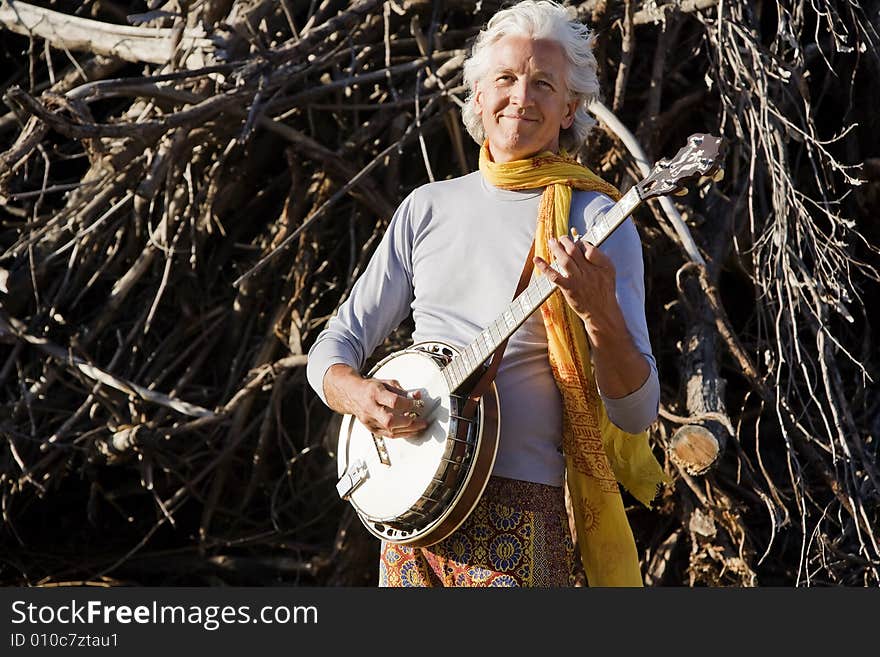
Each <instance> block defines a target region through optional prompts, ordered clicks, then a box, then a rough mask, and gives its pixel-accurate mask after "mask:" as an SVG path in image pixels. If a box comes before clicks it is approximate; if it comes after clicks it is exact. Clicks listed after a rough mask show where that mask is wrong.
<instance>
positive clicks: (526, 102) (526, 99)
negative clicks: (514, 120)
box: [510, 78, 534, 107]
mask: <svg viewBox="0 0 880 657" xmlns="http://www.w3.org/2000/svg"><path fill="white" fill-rule="evenodd" d="M510 99H511V101H513V102H515V103H516V104H517V105H521V106H523V107H529V106H530V105H533V104H534V99H533V98H532V87H531V85H530V83H529V80H527V79H526V78H519V79H518V80H517V81H516V82H515V83H514V85H513V88H512V89H511V91H510Z"/></svg>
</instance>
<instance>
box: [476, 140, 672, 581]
mask: <svg viewBox="0 0 880 657" xmlns="http://www.w3.org/2000/svg"><path fill="white" fill-rule="evenodd" d="M488 143H489V142H488V140H487V141H486V142H484V143H483V146H482V148H481V149H480V172H481V173H482V174H483V176H484V177H485V179H486V181H487V182H489V183H490V184H491V185H493V186H495V187H499V188H501V189H534V188H537V187H544V188H545V189H544V194H543V196H542V198H541V207H540V210H539V211H538V224H537V228H536V231H535V255H537V256H540V257H541V258H543V259H544V260H546V261H547V262H551V261H552V259H553V258H552V256H551V255H550V249H549V247H548V245H547V240H548V239H549V238H550V237H559V236H561V235H567V234H568V232H569V228H568V213H569V210H570V208H571V193H572V188H574V189H580V190H584V191H597V192H602V193H603V194H607V195H608V196H610V197H611V198H612V199H614V200H615V201H617V200H619V199H620V192H618V191H617V189H615V188H614V187H613V186H612V185H609V184H608V183H606V182H605V181H603V180H602V179H601V178H599V177H598V176H597V175H596V174H594V173H593V172H592V171H590V170H589V169H587V168H586V167H583V166H581V165H580V164H578V163H577V162H576V161H575V160H574V159H572V158H570V157H568V156H567V154H566V153H565V151H562V153H561V155H556V154H554V153H551V152H550V151H545V152H543V153H540V154H538V155H536V156H534V157H531V158H529V159H526V160H516V161H514V162H507V163H504V164H497V163H495V162H493V161H492V157H491V155H490V153H489V148H488ZM541 315H542V316H543V319H544V326H545V328H546V329H547V343H548V351H549V359H550V367H551V369H552V370H553V377H554V378H555V379H556V385H557V386H558V387H559V391H560V393H561V395H562V402H563V421H562V433H563V440H562V446H563V450H564V452H565V469H566V484H567V485H568V490H569V494H570V496H571V502H572V506H573V509H574V517H575V525H576V528H577V535H578V543H579V545H580V551H581V559H582V561H583V564H584V569H585V570H586V573H587V579H588V581H589V584H590V586H642V575H641V571H640V569H639V557H638V552H637V550H636V544H635V540H634V539H633V534H632V530H631V529H630V526H629V522H628V520H627V517H626V512H625V510H624V508H623V500H622V499H621V496H620V489H619V488H618V485H617V482H618V481H619V482H620V483H621V484H622V485H623V486H624V487H625V488H626V489H627V490H628V491H629V492H630V493H632V495H633V496H634V497H635V498H636V499H638V500H639V501H640V502H642V504H644V505H645V506H648V507H650V505H651V501H652V500H653V499H654V495H655V494H656V492H657V488H658V486H659V485H660V483H661V482H664V481H668V478H667V476H666V474H665V473H664V471H663V468H662V467H661V466H660V464H659V463H658V462H657V460H656V459H655V458H654V454H653V453H652V452H651V447H650V445H649V443H648V432H647V431H645V432H643V433H640V434H629V433H626V432H624V431H622V430H621V429H619V428H618V427H616V426H615V425H614V424H612V423H611V421H610V420H609V419H608V415H607V414H606V412H605V406H604V404H603V403H602V400H601V397H599V393H598V390H597V389H596V384H595V381H594V380H593V369H592V365H591V361H590V348H589V344H588V342H587V333H586V329H585V328H584V325H583V321H582V320H581V319H580V317H578V315H577V314H576V313H575V312H574V311H573V310H572V309H571V308H570V307H569V305H568V304H567V303H566V302H565V298H564V297H563V296H562V294H561V293H559V292H556V293H554V294H553V295H552V296H550V298H549V299H547V301H545V302H544V304H543V305H542V306H541Z"/></svg>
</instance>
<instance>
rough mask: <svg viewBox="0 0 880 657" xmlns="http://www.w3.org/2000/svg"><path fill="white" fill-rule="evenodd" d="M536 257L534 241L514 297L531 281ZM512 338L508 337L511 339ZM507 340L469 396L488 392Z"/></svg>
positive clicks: (496, 352) (499, 348)
mask: <svg viewBox="0 0 880 657" xmlns="http://www.w3.org/2000/svg"><path fill="white" fill-rule="evenodd" d="M533 257H535V243H534V241H533V242H532V248H531V249H529V255H528V257H527V258H526V262H525V264H524V265H523V270H522V273H521V274H520V275H519V283H517V286H516V292H514V293H513V298H514V299H516V298H517V297H518V296H519V295H520V293H521V292H522V291H523V290H525V289H526V286H527V285H528V283H529V279H530V278H531V277H532V269H533V268H534V263H533V262H532V258H533ZM509 339H510V338H507V340H509ZM507 340H504V342H502V343H501V344H499V345H498V348H497V349H495V354H494V355H493V356H492V362H490V363H489V367H488V368H487V369H486V371H485V372H484V373H483V376H481V377H480V380H479V381H477V383H476V384H475V385H474V387H473V388H472V389H471V391H470V392H469V393H468V397H469V398H470V399H472V400H474V401H476V400H478V399H480V397H482V396H483V393H485V392H486V390H488V388H489V384H491V383H492V381H493V380H494V379H495V375H496V374H497V373H498V366H499V365H501V358H502V357H503V356H504V349H505V347H507Z"/></svg>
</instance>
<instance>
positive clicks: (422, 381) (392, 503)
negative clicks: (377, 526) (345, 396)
mask: <svg viewBox="0 0 880 657" xmlns="http://www.w3.org/2000/svg"><path fill="white" fill-rule="evenodd" d="M370 376H371V377H373V378H377V379H397V381H399V382H400V385H401V386H402V387H403V388H404V389H405V390H421V391H422V399H423V400H424V401H425V405H426V406H427V405H428V403H429V402H428V400H429V399H433V400H439V404H438V406H437V408H436V409H435V411H434V416H433V417H434V421H433V422H431V424H430V425H429V426H428V428H427V429H426V430H425V431H424V432H422V433H420V434H418V435H415V436H407V437H404V438H380V439H379V440H381V442H382V443H383V444H384V447H385V450H386V452H387V459H382V458H381V457H380V452H379V449H378V448H377V441H376V440H375V439H374V438H373V434H372V433H371V432H370V430H369V429H367V428H366V427H365V426H364V425H363V424H361V423H360V422H358V421H357V419H356V418H355V417H354V416H351V415H346V416H345V418H344V420H343V423H342V428H341V430H340V436H339V438H340V440H339V451H338V457H337V463H338V470H339V472H338V475H339V476H340V477H342V476H343V474H344V473H345V470H346V468H347V467H348V464H349V463H355V462H357V461H358V460H360V461H363V463H364V464H365V466H366V468H367V472H368V476H367V479H366V480H365V481H364V482H363V484H361V485H360V486H358V487H357V489H356V490H354V491H353V492H352V493H351V495H350V497H349V500H350V501H351V503H352V505H354V507H355V509H357V511H358V513H359V514H361V515H362V516H363V517H365V518H367V519H370V520H374V521H376V522H393V521H394V520H395V519H396V518H399V517H400V516H401V515H403V514H404V513H406V512H407V511H408V510H409V509H410V508H411V507H412V506H413V505H414V504H415V503H416V502H418V500H419V498H421V496H422V494H423V493H424V492H425V491H426V490H427V489H428V488H429V487H430V485H431V480H432V478H433V476H434V474H435V472H436V471H437V464H438V462H439V461H440V459H441V458H442V456H443V454H444V452H445V450H446V437H447V435H448V432H449V421H450V409H449V401H448V400H449V390H448V389H447V387H446V385H445V382H444V380H443V376H442V374H440V368H439V367H438V366H437V363H436V361H435V360H434V358H433V357H432V356H430V355H429V354H426V353H424V352H421V351H418V350H415V349H412V350H407V351H404V352H400V353H398V354H395V355H393V356H392V357H390V358H388V359H386V360H384V361H382V362H381V363H379V364H378V365H377V366H376V368H375V369H374V370H373V371H372V372H371V373H370ZM434 379H438V380H437V381H435V382H434V383H433V385H431V384H430V382H431V381H432V380H434ZM426 382H429V385H431V388H433V389H431V390H429V389H428V387H427V386H426ZM383 460H384V461H387V462H383Z"/></svg>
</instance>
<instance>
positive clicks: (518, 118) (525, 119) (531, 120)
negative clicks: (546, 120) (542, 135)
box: [501, 114, 537, 123]
mask: <svg viewBox="0 0 880 657" xmlns="http://www.w3.org/2000/svg"><path fill="white" fill-rule="evenodd" d="M501 118H504V119H514V120H516V121H528V122H529V123H534V122H535V121H537V119H529V118H526V117H524V116H508V115H507V114H502V115H501Z"/></svg>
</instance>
